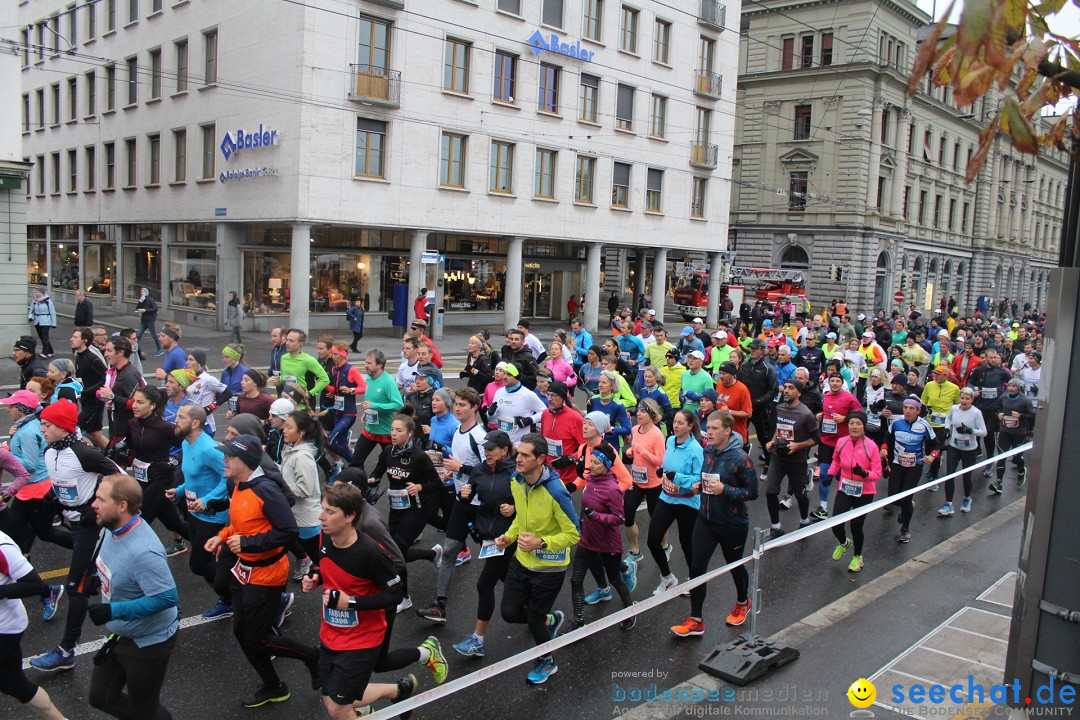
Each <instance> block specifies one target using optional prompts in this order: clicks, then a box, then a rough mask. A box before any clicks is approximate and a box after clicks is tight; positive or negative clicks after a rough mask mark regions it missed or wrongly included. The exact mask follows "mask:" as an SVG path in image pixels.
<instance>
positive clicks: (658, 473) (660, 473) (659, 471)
mask: <svg viewBox="0 0 1080 720" xmlns="http://www.w3.org/2000/svg"><path fill="white" fill-rule="evenodd" d="M656 477H658V478H662V477H664V468H656Z"/></svg>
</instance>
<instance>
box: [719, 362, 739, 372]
mask: <svg viewBox="0 0 1080 720" xmlns="http://www.w3.org/2000/svg"><path fill="white" fill-rule="evenodd" d="M717 370H718V371H719V372H722V373H726V374H728V375H734V374H736V373H737V372H739V368H737V367H735V363H733V362H731V361H730V360H728V361H726V362H722V363H720V367H719V368H717Z"/></svg>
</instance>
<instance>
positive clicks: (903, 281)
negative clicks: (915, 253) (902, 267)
mask: <svg viewBox="0 0 1080 720" xmlns="http://www.w3.org/2000/svg"><path fill="white" fill-rule="evenodd" d="M900 289H901V290H907V274H906V273H900Z"/></svg>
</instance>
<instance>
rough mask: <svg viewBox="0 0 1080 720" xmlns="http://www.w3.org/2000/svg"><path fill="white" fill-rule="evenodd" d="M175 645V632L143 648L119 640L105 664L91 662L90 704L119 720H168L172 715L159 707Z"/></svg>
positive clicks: (130, 642)
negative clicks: (144, 719)
mask: <svg viewBox="0 0 1080 720" xmlns="http://www.w3.org/2000/svg"><path fill="white" fill-rule="evenodd" d="M175 646H176V633H173V635H172V637H170V638H169V639H168V640H164V641H162V642H159V643H156V644H154V645H147V646H146V647H139V646H138V645H136V644H135V641H134V640H131V639H130V638H121V639H120V640H119V641H118V642H117V643H116V645H114V646H113V648H112V650H111V651H110V652H109V654H108V655H107V656H106V658H105V662H103V663H102V664H100V665H98V664H97V663H96V661H95V664H94V670H93V674H92V675H91V676H90V696H89V698H88V699H89V702H90V705H91V706H92V707H95V708H97V709H98V710H101V711H102V712H105V713H108V714H109V715H112V716H113V717H117V718H122V719H123V720H143V718H146V719H147V720H172V713H170V712H169V711H168V710H167V709H166V708H165V706H164V705H162V704H161V686H162V685H164V684H165V672H166V671H167V670H168V669H169V657H170V656H171V655H172V651H173V648H174V647H175ZM125 688H127V692H124V689H125Z"/></svg>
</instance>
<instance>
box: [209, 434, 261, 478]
mask: <svg viewBox="0 0 1080 720" xmlns="http://www.w3.org/2000/svg"><path fill="white" fill-rule="evenodd" d="M217 446H218V450H220V451H221V452H223V453H225V454H226V455H232V456H233V457H238V458H240V460H241V462H243V463H244V464H245V465H247V466H248V467H249V468H251V469H252V470H254V469H255V468H257V467H259V462H260V461H261V460H262V455H263V449H262V444H261V443H260V442H259V438H257V437H255V436H254V435H237V436H236V437H234V438H232V439H231V440H226V441H224V442H220V443H218V444H217Z"/></svg>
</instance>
